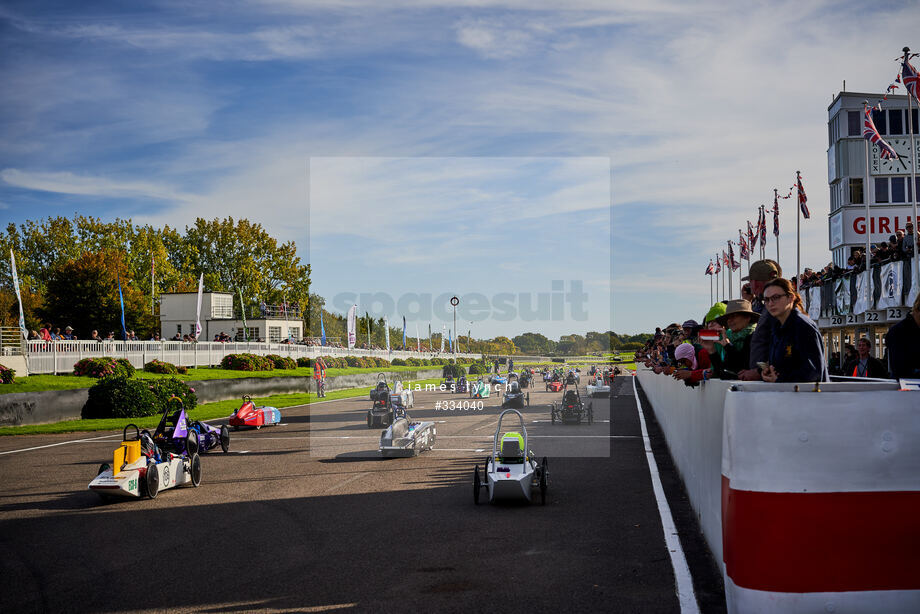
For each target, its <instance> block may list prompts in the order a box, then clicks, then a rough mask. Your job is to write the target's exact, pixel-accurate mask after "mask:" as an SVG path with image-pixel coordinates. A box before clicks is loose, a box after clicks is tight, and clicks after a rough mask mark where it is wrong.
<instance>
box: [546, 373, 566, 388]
mask: <svg viewBox="0 0 920 614" xmlns="http://www.w3.org/2000/svg"><path fill="white" fill-rule="evenodd" d="M544 381H546V378H545V376H544ZM564 387H565V385H564V384H563V383H562V376H561V375H559V373H558V372H556V371H554V372H553V374H552V375H551V376H550V379H549V381H546V391H547V392H559V391H560V390H562V389H563V388H564Z"/></svg>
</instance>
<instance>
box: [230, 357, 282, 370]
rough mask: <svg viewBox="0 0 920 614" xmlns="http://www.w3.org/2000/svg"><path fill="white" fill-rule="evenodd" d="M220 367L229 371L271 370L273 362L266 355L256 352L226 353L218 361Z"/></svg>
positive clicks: (273, 365) (273, 366)
mask: <svg viewBox="0 0 920 614" xmlns="http://www.w3.org/2000/svg"><path fill="white" fill-rule="evenodd" d="M220 368H221V369H229V370H231V371H272V370H274V368H275V363H274V361H273V360H272V359H270V358H269V357H268V356H259V355H258V354H227V355H226V356H224V358H223V360H221V361H220Z"/></svg>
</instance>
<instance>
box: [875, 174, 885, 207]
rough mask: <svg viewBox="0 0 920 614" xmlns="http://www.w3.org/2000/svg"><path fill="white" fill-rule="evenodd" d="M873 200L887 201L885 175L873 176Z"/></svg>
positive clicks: (878, 201)
mask: <svg viewBox="0 0 920 614" xmlns="http://www.w3.org/2000/svg"><path fill="white" fill-rule="evenodd" d="M875 202H877V203H887V202H888V178H887V177H876V178H875Z"/></svg>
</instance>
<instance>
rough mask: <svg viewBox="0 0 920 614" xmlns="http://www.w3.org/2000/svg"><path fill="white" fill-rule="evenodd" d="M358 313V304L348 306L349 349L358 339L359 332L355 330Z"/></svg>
mask: <svg viewBox="0 0 920 614" xmlns="http://www.w3.org/2000/svg"><path fill="white" fill-rule="evenodd" d="M357 314H358V306H357V305H352V306H351V307H349V308H348V349H349V350H350V349H352V348H354V347H355V341H356V340H357V333H356V332H355V330H356V328H355V327H356V325H357V323H356V321H355V318H356V317H357Z"/></svg>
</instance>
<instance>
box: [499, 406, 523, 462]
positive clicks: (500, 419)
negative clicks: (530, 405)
mask: <svg viewBox="0 0 920 614" xmlns="http://www.w3.org/2000/svg"><path fill="white" fill-rule="evenodd" d="M505 414H517V417H518V419H519V420H520V421H521V433H523V435H524V449H523V450H521V452H523V454H524V458H525V459H526V458H527V455H528V454H529V450H530V448H528V447H527V429H526V428H524V416H523V415H522V414H521V412H519V411H518V410H516V409H506V410H505V411H503V412H502V413H500V414H498V428H496V429H495V437H493V438H492V459H493V461H494V462H498V461H495V459H497V458H498V436H499V435H501V433H502V418H504V417H505Z"/></svg>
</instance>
